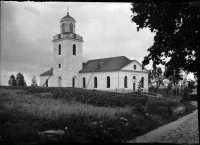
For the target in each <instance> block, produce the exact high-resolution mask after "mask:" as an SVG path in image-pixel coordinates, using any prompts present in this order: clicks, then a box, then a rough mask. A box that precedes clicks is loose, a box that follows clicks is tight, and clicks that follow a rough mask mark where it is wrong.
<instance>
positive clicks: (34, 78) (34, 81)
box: [32, 76, 37, 86]
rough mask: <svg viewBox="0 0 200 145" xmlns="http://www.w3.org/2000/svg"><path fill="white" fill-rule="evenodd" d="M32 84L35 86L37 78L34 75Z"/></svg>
mask: <svg viewBox="0 0 200 145" xmlns="http://www.w3.org/2000/svg"><path fill="white" fill-rule="evenodd" d="M32 86H37V80H36V77H35V76H33V78H32Z"/></svg>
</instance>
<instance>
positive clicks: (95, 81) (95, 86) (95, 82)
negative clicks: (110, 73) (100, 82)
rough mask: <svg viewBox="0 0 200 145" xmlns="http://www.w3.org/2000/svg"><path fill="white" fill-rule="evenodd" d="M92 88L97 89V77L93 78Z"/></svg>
mask: <svg viewBox="0 0 200 145" xmlns="http://www.w3.org/2000/svg"><path fill="white" fill-rule="evenodd" d="M94 88H97V77H94Z"/></svg>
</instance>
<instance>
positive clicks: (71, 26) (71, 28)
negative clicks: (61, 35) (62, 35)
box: [69, 23, 73, 33]
mask: <svg viewBox="0 0 200 145" xmlns="http://www.w3.org/2000/svg"><path fill="white" fill-rule="evenodd" d="M69 32H70V33H73V24H72V23H70V24H69Z"/></svg>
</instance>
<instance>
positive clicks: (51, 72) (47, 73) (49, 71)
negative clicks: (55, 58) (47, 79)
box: [40, 68, 53, 76]
mask: <svg viewBox="0 0 200 145" xmlns="http://www.w3.org/2000/svg"><path fill="white" fill-rule="evenodd" d="M49 75H53V68H51V69H50V70H48V71H46V72H44V73H42V74H41V75H40V76H49Z"/></svg>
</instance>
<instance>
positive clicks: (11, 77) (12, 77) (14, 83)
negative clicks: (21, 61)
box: [8, 75, 17, 86]
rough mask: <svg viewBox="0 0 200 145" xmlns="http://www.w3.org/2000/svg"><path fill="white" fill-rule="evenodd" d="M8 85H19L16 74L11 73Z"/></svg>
mask: <svg viewBox="0 0 200 145" xmlns="http://www.w3.org/2000/svg"><path fill="white" fill-rule="evenodd" d="M8 85H9V86H16V85H17V83H16V79H15V76H14V75H11V76H10V78H9V81H8Z"/></svg>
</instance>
